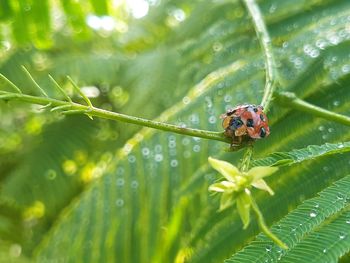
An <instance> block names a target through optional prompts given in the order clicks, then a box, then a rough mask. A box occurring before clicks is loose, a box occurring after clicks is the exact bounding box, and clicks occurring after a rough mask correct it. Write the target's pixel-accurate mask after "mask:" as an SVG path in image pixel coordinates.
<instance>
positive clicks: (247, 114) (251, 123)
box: [220, 104, 270, 146]
mask: <svg viewBox="0 0 350 263" xmlns="http://www.w3.org/2000/svg"><path fill="white" fill-rule="evenodd" d="M263 110H264V108H263V106H260V105H252V104H243V105H238V106H236V107H235V108H233V109H229V110H228V111H227V112H226V113H225V114H222V115H221V116H220V117H221V118H222V119H223V122H222V127H223V128H224V129H225V135H226V136H227V137H229V138H232V146H240V145H241V144H242V143H243V142H252V141H254V140H255V139H261V138H265V137H267V136H269V134H270V128H269V126H268V120H267V117H266V115H265V113H264V112H263Z"/></svg>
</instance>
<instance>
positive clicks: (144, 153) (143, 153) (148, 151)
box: [141, 147, 150, 156]
mask: <svg viewBox="0 0 350 263" xmlns="http://www.w3.org/2000/svg"><path fill="white" fill-rule="evenodd" d="M141 152H142V155H144V156H147V155H149V154H150V150H149V149H148V148H147V147H145V148H142V150H141Z"/></svg>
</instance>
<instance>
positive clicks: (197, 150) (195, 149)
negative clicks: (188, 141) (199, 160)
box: [193, 145, 201, 153]
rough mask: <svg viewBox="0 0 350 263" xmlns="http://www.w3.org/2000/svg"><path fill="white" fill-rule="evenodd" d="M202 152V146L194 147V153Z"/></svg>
mask: <svg viewBox="0 0 350 263" xmlns="http://www.w3.org/2000/svg"><path fill="white" fill-rule="evenodd" d="M200 150H201V147H200V145H195V146H193V151H194V152H196V153H198V152H199V151H200Z"/></svg>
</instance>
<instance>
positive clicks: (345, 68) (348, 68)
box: [341, 64, 350, 73]
mask: <svg viewBox="0 0 350 263" xmlns="http://www.w3.org/2000/svg"><path fill="white" fill-rule="evenodd" d="M341 71H342V72H343V73H349V72H350V65H348V64H346V65H343V66H342V68H341Z"/></svg>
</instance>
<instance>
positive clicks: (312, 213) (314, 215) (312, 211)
mask: <svg viewBox="0 0 350 263" xmlns="http://www.w3.org/2000/svg"><path fill="white" fill-rule="evenodd" d="M309 215H310V217H312V218H314V217H316V216H317V212H316V210H311V211H310V214H309Z"/></svg>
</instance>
